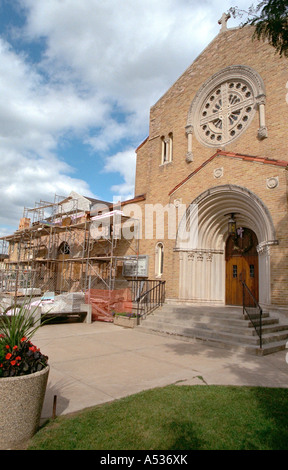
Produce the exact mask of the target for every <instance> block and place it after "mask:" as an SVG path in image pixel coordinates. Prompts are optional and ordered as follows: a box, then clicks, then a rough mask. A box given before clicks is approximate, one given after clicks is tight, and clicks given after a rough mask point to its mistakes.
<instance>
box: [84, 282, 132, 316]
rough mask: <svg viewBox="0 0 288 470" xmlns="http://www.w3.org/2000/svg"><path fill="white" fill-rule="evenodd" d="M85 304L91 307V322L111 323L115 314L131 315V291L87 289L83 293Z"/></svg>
mask: <svg viewBox="0 0 288 470" xmlns="http://www.w3.org/2000/svg"><path fill="white" fill-rule="evenodd" d="M85 303H86V304H91V305H92V320H93V321H106V322H113V316H114V314H115V313H122V312H126V313H128V314H129V313H132V296H131V290H130V289H128V288H126V289H115V290H105V289H89V290H87V291H86V293H85Z"/></svg>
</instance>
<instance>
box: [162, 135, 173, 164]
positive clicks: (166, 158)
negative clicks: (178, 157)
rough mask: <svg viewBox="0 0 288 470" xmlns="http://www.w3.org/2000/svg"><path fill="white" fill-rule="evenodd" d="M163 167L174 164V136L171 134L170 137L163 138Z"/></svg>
mask: <svg viewBox="0 0 288 470" xmlns="http://www.w3.org/2000/svg"><path fill="white" fill-rule="evenodd" d="M161 141H162V153H161V165H164V164H165V163H169V162H172V158H173V134H172V132H170V133H169V134H168V137H167V136H166V137H165V136H162V137H161Z"/></svg>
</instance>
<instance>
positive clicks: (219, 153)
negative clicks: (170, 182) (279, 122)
mask: <svg viewBox="0 0 288 470" xmlns="http://www.w3.org/2000/svg"><path fill="white" fill-rule="evenodd" d="M216 157H230V158H237V159H240V160H245V161H247V162H258V163H264V164H267V165H276V166H280V167H284V168H286V167H287V166H288V161H285V160H275V159H274V158H268V157H256V156H252V155H242V154H241V153H234V152H226V151H224V150H217V152H216V153H215V154H214V155H212V157H210V158H208V160H206V161H205V162H204V163H202V165H200V166H199V167H198V168H196V170H194V171H193V172H192V173H190V175H188V176H187V177H186V178H185V179H184V180H182V181H181V182H180V183H178V184H177V185H176V186H175V187H174V188H173V189H172V190H171V191H170V192H169V196H171V195H172V194H173V193H174V192H175V191H176V190H177V189H179V188H180V187H181V186H182V185H183V184H185V183H186V182H187V181H188V180H189V179H191V178H192V177H193V176H194V175H196V173H198V172H199V171H200V170H201V169H202V168H204V167H205V166H206V165H208V163H210V162H212V160H214V158H216Z"/></svg>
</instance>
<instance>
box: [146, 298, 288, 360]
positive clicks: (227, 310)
mask: <svg viewBox="0 0 288 470" xmlns="http://www.w3.org/2000/svg"><path fill="white" fill-rule="evenodd" d="M253 322H254V323H255V320H254V319H253ZM138 328H142V329H144V330H148V331H154V332H159V333H162V334H170V335H177V336H179V337H183V338H186V339H194V340H199V341H205V342H206V343H209V344H210V345H212V346H215V347H221V348H227V349H232V350H244V351H246V352H247V353H249V354H256V355H266V354H271V353H274V352H276V351H279V350H282V349H285V347H286V342H287V341H288V324H287V325H282V324H280V323H279V320H278V319H276V318H271V317H270V315H269V313H263V316H262V348H260V339H259V337H258V335H257V332H256V331H255V328H254V326H253V324H252V322H251V321H250V320H249V318H248V317H247V316H246V315H245V316H243V312H242V308H241V307H225V306H224V307H210V306H199V307H198V306H192V305H182V304H165V305H163V306H162V307H161V308H158V309H157V310H156V311H154V312H153V313H152V314H150V315H148V316H147V318H146V319H145V320H142V321H141V325H140V326H139V327H138Z"/></svg>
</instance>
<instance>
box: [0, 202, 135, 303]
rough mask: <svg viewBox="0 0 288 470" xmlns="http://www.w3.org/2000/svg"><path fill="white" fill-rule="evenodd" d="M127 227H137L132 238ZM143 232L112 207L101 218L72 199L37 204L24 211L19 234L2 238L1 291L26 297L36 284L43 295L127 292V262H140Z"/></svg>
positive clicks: (133, 222)
mask: <svg viewBox="0 0 288 470" xmlns="http://www.w3.org/2000/svg"><path fill="white" fill-rule="evenodd" d="M125 224H130V225H129V226H130V227H132V228H133V231H132V232H131V230H130V233H132V236H131V237H130V239H127V238H125V239H124V238H123V237H122V236H121V235H122V228H123V226H124V225H125ZM138 231H139V221H138V220H137V219H133V218H131V217H128V216H125V215H124V213H123V212H122V211H121V210H120V208H119V209H117V208H115V207H113V206H112V205H111V206H110V207H109V209H108V210H107V211H106V212H104V213H100V214H98V213H97V214H96V215H95V214H92V213H90V211H83V209H81V208H79V207H78V199H76V198H73V197H71V196H69V197H62V196H58V195H55V197H54V201H53V202H47V201H43V200H40V201H39V202H35V206H34V208H24V212H23V218H22V219H21V220H20V225H19V229H18V230H17V231H16V232H15V233H14V234H12V235H9V236H5V237H2V238H0V254H2V258H3V263H2V269H1V273H0V274H1V275H0V292H2V293H3V292H6V293H7V292H8V293H9V292H10V293H11V294H12V293H13V295H21V293H22V291H23V288H24V287H25V285H26V288H28V286H29V287H31V286H32V283H33V288H34V289H37V293H38V294H39V293H40V292H41V294H43V293H44V292H47V291H54V292H55V293H58V294H61V293H68V292H79V291H81V292H86V291H88V290H91V289H100V288H101V289H106V290H109V291H112V290H114V289H115V288H121V286H122V285H125V282H127V276H126V277H123V272H122V270H123V263H125V261H126V260H127V259H129V260H133V261H134V262H135V263H136V264H137V263H138V257H139V247H138V244H139V236H138ZM3 264H4V269H3ZM137 277H138V274H137V270H136V272H135V273H134V274H132V278H137ZM130 279H131V277H130ZM20 280H21V282H20ZM32 280H33V282H32ZM25 282H26V284H25ZM18 292H19V294H18Z"/></svg>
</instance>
